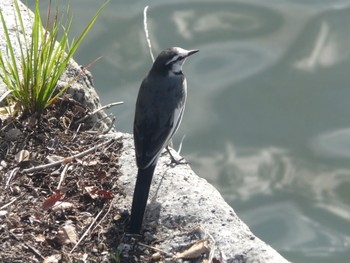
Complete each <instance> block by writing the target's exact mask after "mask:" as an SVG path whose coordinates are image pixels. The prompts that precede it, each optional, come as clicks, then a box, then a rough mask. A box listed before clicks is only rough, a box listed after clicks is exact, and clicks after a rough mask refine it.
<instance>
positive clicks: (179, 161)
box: [165, 145, 188, 166]
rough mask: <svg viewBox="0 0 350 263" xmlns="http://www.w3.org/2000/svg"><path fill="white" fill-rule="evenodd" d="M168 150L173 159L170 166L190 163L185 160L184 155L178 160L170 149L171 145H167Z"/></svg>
mask: <svg viewBox="0 0 350 263" xmlns="http://www.w3.org/2000/svg"><path fill="white" fill-rule="evenodd" d="M165 149H166V151H167V152H168V153H169V155H170V159H171V162H170V164H169V165H170V166H175V165H178V164H188V162H187V161H185V160H184V159H185V158H184V157H182V158H181V159H180V160H176V158H175V157H174V156H173V155H172V154H171V151H170V149H169V145H168V146H166V147H165Z"/></svg>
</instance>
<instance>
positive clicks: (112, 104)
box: [75, 101, 124, 123]
mask: <svg viewBox="0 0 350 263" xmlns="http://www.w3.org/2000/svg"><path fill="white" fill-rule="evenodd" d="M123 103H124V101H119V102H113V103H109V104H107V105H104V106H102V107H100V108H98V109H96V110H94V111H93V112H90V113H88V114H86V115H85V116H84V117H83V118H81V119H79V120H77V121H76V122H75V123H81V122H82V121H85V120H86V119H87V118H89V117H90V116H92V115H94V114H96V113H97V112H99V111H102V110H105V109H109V108H111V107H113V106H117V105H121V104H123Z"/></svg>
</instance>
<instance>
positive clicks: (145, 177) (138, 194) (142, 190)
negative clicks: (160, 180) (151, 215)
mask: <svg viewBox="0 0 350 263" xmlns="http://www.w3.org/2000/svg"><path fill="white" fill-rule="evenodd" d="M155 168H156V165H155V164H154V165H150V166H149V167H147V168H146V169H139V170H138V172H137V180H136V185H135V191H134V197H133V200H132V207H131V219H130V233H131V234H139V233H140V230H141V226H142V221H143V215H144V213H145V208H146V204H147V199H148V193H149V189H150V187H151V182H152V177H153V173H154V169H155Z"/></svg>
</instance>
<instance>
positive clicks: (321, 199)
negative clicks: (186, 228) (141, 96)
mask: <svg viewBox="0 0 350 263" xmlns="http://www.w3.org/2000/svg"><path fill="white" fill-rule="evenodd" d="M63 2H64V1H59V6H61V5H63ZM102 3H103V1H96V0H74V1H71V9H72V13H73V15H74V23H73V27H72V36H73V35H75V34H77V33H78V32H81V30H82V29H83V27H84V25H85V24H86V23H87V22H88V20H89V18H91V17H92V16H93V14H94V13H95V12H96V11H97V9H98V7H99V6H100V5H102ZM145 4H148V5H149V10H148V29H149V34H150V38H151V41H152V45H153V52H154V53H155V55H156V54H158V53H159V52H160V51H161V50H162V49H164V48H167V47H170V46H181V47H183V48H186V49H194V48H198V49H200V52H199V53H198V54H196V55H194V56H193V57H191V58H190V59H188V61H187V62H186V64H185V66H184V73H185V74H186V76H187V81H188V101H187V106H186V111H185V115H184V118H183V122H182V125H181V128H180V129H179V131H178V133H177V136H176V138H175V145H178V144H179V142H180V140H181V138H182V136H183V135H186V138H185V140H184V143H183V147H182V152H181V154H182V155H183V156H184V157H185V158H186V159H187V160H188V161H189V162H190V163H191V166H192V168H193V169H194V171H195V172H196V173H197V174H198V175H199V176H201V177H204V178H206V179H207V180H208V181H209V182H211V183H212V184H213V185H214V186H215V187H216V188H217V189H218V190H219V191H220V192H221V194H222V195H223V196H224V198H225V200H226V201H227V202H228V203H229V204H230V205H231V206H232V207H233V208H234V210H235V211H236V212H237V214H238V215H239V217H241V218H242V219H243V220H244V221H245V222H246V223H247V224H248V226H249V227H250V228H251V230H252V231H253V232H254V233H255V234H256V235H257V236H258V237H260V238H261V239H262V240H264V241H266V242H267V243H268V244H270V245H271V246H272V247H274V248H275V249H276V250H277V251H278V252H279V253H281V254H282V255H283V256H284V257H286V258H287V259H288V260H290V261H292V262H305V263H310V262H318V263H320V262H349V258H350V31H349V28H350V1H348V0H332V1H327V0H318V1H316V0H294V1H293V0H289V1H288V0H284V1H281V0H279V1H278V0H265V1H259V0H245V1H243V0H241V1H233V0H231V1H224V0H223V1H218V2H214V1H211V2H210V1H207V2H203V1H200V0H188V1H161V0H158V1H147V2H146V1H122V0H118V1H117V0H113V1H112V2H111V3H110V4H109V6H108V8H107V9H106V10H105V11H104V12H103V14H102V15H101V16H100V17H99V19H98V22H97V23H96V25H95V26H94V27H93V29H92V30H91V32H90V33H89V35H88V37H87V38H86V40H85V41H84V42H83V43H82V46H81V47H80V49H79V50H78V53H77V54H76V56H75V59H76V60H77V61H78V63H80V64H82V65H88V64H89V63H90V62H91V61H93V60H94V59H95V58H97V57H99V56H103V58H102V59H101V60H99V61H98V62H97V63H96V64H95V65H94V66H93V67H92V68H90V70H91V72H92V73H93V75H94V81H95V86H96V89H97V92H98V93H99V94H100V96H101V100H102V103H103V104H107V103H110V102H115V101H124V102H125V103H124V105H123V106H118V107H116V108H112V109H110V110H108V111H109V112H112V113H113V114H114V115H115V116H117V128H118V129H119V130H121V131H123V132H132V122H133V114H134V104H135V100H136V96H137V92H138V88H139V85H140V83H141V80H142V79H143V77H144V76H145V74H146V73H147V71H148V70H149V68H150V66H151V63H152V61H151V57H150V55H149V50H148V46H147V43H146V41H145V36H144V32H143V8H144V6H145ZM31 5H32V4H31ZM45 5H46V3H44V2H43V1H42V6H41V7H42V10H43V11H44V10H45V9H46V7H45Z"/></svg>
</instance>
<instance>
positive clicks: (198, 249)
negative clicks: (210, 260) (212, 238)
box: [173, 240, 210, 259]
mask: <svg viewBox="0 0 350 263" xmlns="http://www.w3.org/2000/svg"><path fill="white" fill-rule="evenodd" d="M209 250H210V249H209V241H208V240H199V241H197V242H196V243H194V244H193V245H192V246H191V247H190V248H189V249H186V250H185V251H183V252H180V253H176V254H175V255H174V257H173V258H174V259H180V258H184V259H193V258H198V257H200V256H201V255H202V254H204V253H207V252H209Z"/></svg>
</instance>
